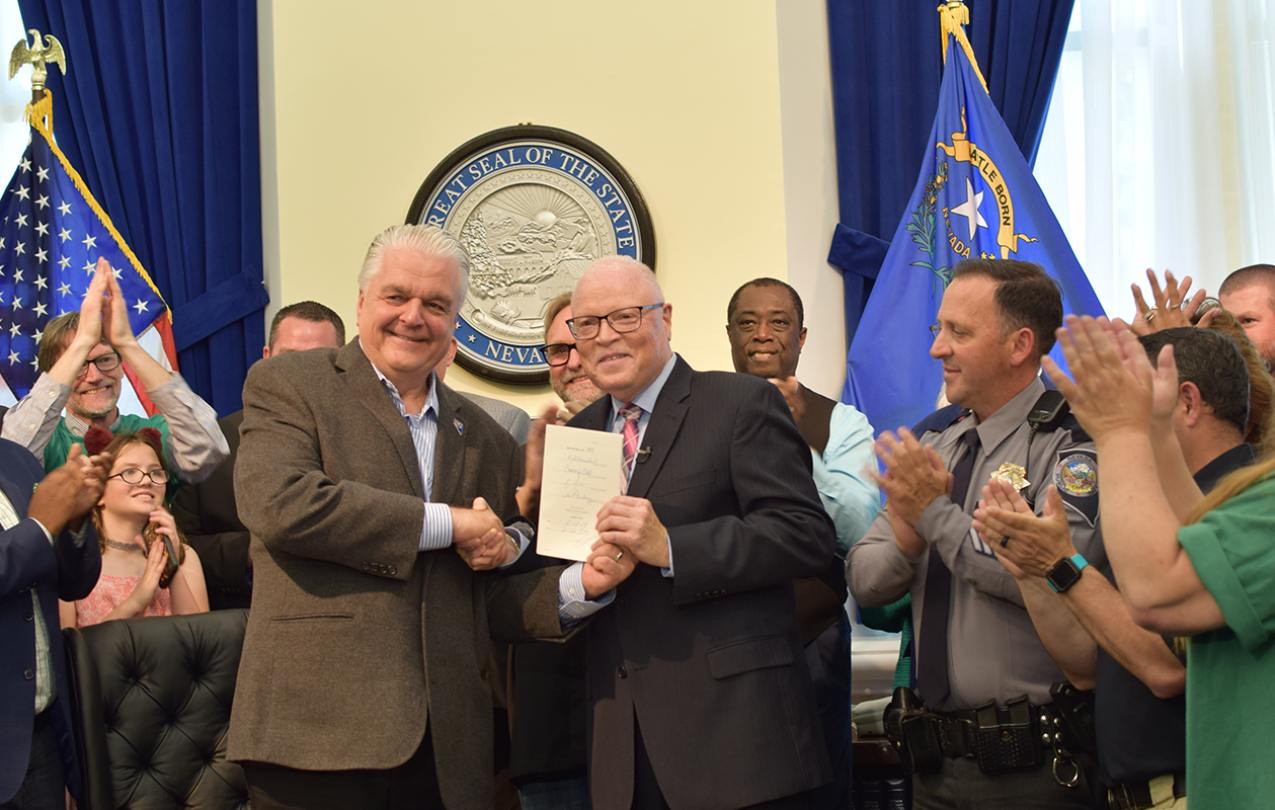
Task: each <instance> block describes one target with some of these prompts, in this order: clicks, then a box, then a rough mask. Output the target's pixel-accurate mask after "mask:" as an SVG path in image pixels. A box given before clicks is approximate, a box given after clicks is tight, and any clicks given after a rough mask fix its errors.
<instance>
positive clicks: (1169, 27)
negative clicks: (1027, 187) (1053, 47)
mask: <svg viewBox="0 0 1275 810" xmlns="http://www.w3.org/2000/svg"><path fill="white" fill-rule="evenodd" d="M1273 43H1275V19H1273V18H1272V9H1271V8H1270V3H1269V2H1268V1H1267V0H1229V2H1228V0H1134V1H1133V2H1129V1H1128V0H1117V1H1116V2H1110V1H1109V0H1080V2H1078V3H1077V5H1076V8H1075V11H1074V13H1073V18H1072V22H1071V29H1070V32H1069V34H1068V38H1067V45H1066V47H1065V51H1064V56H1063V63H1062V66H1061V69H1060V71H1059V77H1058V83H1057V85H1056V86H1055V88H1054V95H1053V98H1052V101H1051V106H1050V111H1049V116H1048V118H1047V120H1046V126H1045V133H1044V136H1043V138H1042V143H1041V149H1040V152H1039V155H1038V158H1037V164H1036V176H1037V179H1038V180H1039V181H1040V183H1041V187H1042V189H1043V190H1044V191H1045V194H1046V196H1047V197H1048V199H1049V200H1050V203H1051V205H1052V206H1053V208H1054V212H1055V214H1057V215H1058V219H1059V221H1060V222H1061V224H1062V226H1063V229H1064V231H1065V232H1066V233H1067V235H1068V238H1069V239H1070V240H1071V243H1072V247H1073V249H1075V251H1076V255H1077V256H1078V258H1079V259H1080V262H1081V264H1082V266H1084V268H1085V270H1086V272H1087V273H1088V275H1089V280H1090V282H1091V283H1092V284H1093V286H1094V289H1095V290H1096V291H1097V293H1098V296H1099V298H1100V299H1101V300H1102V302H1103V305H1104V306H1105V307H1106V308H1107V312H1108V313H1109V314H1112V315H1121V316H1124V317H1128V316H1129V315H1130V314H1131V313H1132V311H1133V305H1132V299H1131V297H1130V295H1129V284H1130V283H1141V284H1143V286H1144V288H1145V286H1146V285H1145V270H1146V268H1148V267H1152V268H1156V269H1157V270H1161V271H1162V270H1165V269H1171V270H1173V271H1174V272H1175V273H1176V274H1177V275H1178V276H1179V278H1180V277H1181V276H1183V275H1190V276H1192V277H1193V278H1195V279H1196V287H1197V288H1198V287H1200V286H1203V287H1205V288H1206V289H1208V290H1209V291H1210V292H1215V291H1216V290H1217V287H1218V285H1219V284H1220V283H1221V281H1222V279H1224V278H1225V277H1226V275H1227V273H1229V272H1230V271H1232V270H1235V269H1236V268H1239V267H1242V266H1244V265H1247V264H1253V263H1256V262H1260V261H1266V262H1272V263H1275V231H1273V230H1272V226H1273V225H1275V219H1273V215H1275V196H1273V191H1272V190H1273V189H1275V114H1273V106H1272V88H1273V87H1275V70H1273V64H1272V59H1271V48H1272V44H1273Z"/></svg>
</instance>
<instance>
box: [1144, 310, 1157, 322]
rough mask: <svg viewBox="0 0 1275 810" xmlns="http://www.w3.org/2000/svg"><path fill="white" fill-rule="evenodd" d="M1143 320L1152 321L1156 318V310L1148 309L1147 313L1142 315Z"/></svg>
mask: <svg viewBox="0 0 1275 810" xmlns="http://www.w3.org/2000/svg"><path fill="white" fill-rule="evenodd" d="M1142 320H1144V321H1146V322H1147V323H1151V321H1153V320H1155V310H1154V309H1149V310H1147V314H1146V315H1143V316H1142Z"/></svg>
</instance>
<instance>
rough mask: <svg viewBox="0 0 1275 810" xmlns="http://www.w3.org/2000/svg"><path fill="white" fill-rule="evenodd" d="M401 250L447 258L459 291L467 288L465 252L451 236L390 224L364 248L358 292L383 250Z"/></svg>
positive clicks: (373, 271) (420, 227) (426, 228)
mask: <svg viewBox="0 0 1275 810" xmlns="http://www.w3.org/2000/svg"><path fill="white" fill-rule="evenodd" d="M394 248H404V249H406V250H414V251H416V252H417V253H419V254H421V255H422V256H437V257H439V258H443V259H451V260H452V261H453V262H455V263H456V267H457V269H458V270H460V280H461V286H462V288H463V289H465V290H468V289H469V252H468V251H466V250H465V246H464V245H462V244H461V242H460V240H459V239H457V238H456V237H455V236H453V235H452V234H450V233H448V232H447V231H445V230H443V229H442V228H437V227H435V226H433V225H394V226H392V227H389V228H386V229H385V230H383V231H381V232H380V233H379V234H377V236H376V238H375V239H373V240H372V244H371V246H369V247H368V249H367V256H366V257H364V259H363V267H362V268H361V269H360V270H359V289H360V290H366V289H367V285H368V283H369V282H371V280H372V277H373V276H375V275H376V274H377V273H379V272H380V271H381V259H382V258H383V257H384V256H385V252H386V251H387V250H391V249H394Z"/></svg>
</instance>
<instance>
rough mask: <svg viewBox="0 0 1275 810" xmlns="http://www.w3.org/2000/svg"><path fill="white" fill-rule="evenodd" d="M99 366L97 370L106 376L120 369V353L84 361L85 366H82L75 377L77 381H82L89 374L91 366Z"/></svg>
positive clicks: (110, 353) (111, 353) (109, 353)
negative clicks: (109, 372)
mask: <svg viewBox="0 0 1275 810" xmlns="http://www.w3.org/2000/svg"><path fill="white" fill-rule="evenodd" d="M90 363H92V364H93V365H95V366H97V370H98V371H100V372H102V373H103V374H105V373H106V372H108V371H114V370H115V369H117V368H119V367H120V356H119V352H108V353H107V354H103V355H99V356H98V357H94V358H93V359H92V360H86V361H84V365H83V366H80V373H79V374H76V375H75V379H77V380H78V379H80V378H81V377H84V376H86V375H87V374H88V373H89V364H90Z"/></svg>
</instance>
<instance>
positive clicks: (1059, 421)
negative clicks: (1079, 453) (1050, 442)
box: [1027, 388, 1091, 442]
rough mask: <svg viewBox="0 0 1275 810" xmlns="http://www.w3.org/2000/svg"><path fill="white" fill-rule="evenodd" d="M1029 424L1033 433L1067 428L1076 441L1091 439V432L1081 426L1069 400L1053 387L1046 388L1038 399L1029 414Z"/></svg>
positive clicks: (1051, 431)
mask: <svg viewBox="0 0 1275 810" xmlns="http://www.w3.org/2000/svg"><path fill="white" fill-rule="evenodd" d="M1027 424H1029V425H1031V427H1032V433H1033V435H1034V434H1036V433H1053V432H1054V431H1055V430H1067V431H1070V432H1071V434H1072V436H1073V438H1074V439H1075V440H1076V441H1079V442H1087V441H1091V440H1090V438H1089V434H1088V433H1086V432H1085V429H1084V428H1083V427H1081V426H1080V420H1079V419H1077V418H1076V415H1075V414H1074V413H1072V412H1071V406H1070V405H1069V404H1068V403H1067V400H1066V399H1065V398H1063V395H1062V394H1061V393H1059V392H1058V391H1057V390H1056V389H1053V388H1049V389H1046V390H1045V392H1044V393H1042V394H1041V395H1040V398H1039V399H1037V400H1036V404H1035V405H1033V406H1032V409H1031V412H1030V413H1028V414H1027Z"/></svg>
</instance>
